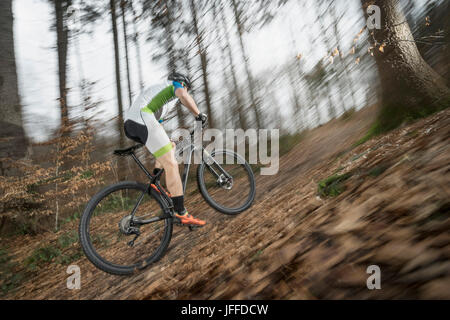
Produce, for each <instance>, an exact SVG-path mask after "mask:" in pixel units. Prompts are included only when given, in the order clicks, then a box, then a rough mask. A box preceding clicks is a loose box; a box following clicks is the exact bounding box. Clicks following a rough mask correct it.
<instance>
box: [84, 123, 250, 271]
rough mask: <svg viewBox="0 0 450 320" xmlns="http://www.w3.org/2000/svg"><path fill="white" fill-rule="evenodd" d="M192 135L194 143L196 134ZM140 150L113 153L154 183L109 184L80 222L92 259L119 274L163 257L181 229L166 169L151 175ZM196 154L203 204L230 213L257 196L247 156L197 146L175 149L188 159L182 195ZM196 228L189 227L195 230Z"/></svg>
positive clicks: (134, 269)
mask: <svg viewBox="0 0 450 320" xmlns="http://www.w3.org/2000/svg"><path fill="white" fill-rule="evenodd" d="M190 135H191V140H190V141H193V137H194V131H191V133H190ZM141 147H143V145H142V144H137V145H134V146H132V147H129V148H126V149H119V150H115V151H114V154H115V155H117V156H122V157H128V156H131V157H132V158H133V160H134V161H135V162H136V163H137V165H138V167H139V168H140V169H141V170H142V171H143V172H144V173H145V175H146V176H147V178H148V179H149V181H148V182H147V183H141V182H136V181H121V182H117V183H115V184H112V185H110V186H107V187H106V188H104V189H103V190H101V191H100V192H98V193H97V194H96V195H95V196H94V197H92V199H91V200H90V201H89V202H88V204H87V206H86V208H85V210H84V212H83V214H82V216H81V218H80V225H79V238H80V242H81V246H82V248H83V251H84V253H85V254H86V256H87V258H88V259H89V260H90V261H91V262H92V263H93V264H94V265H95V266H96V267H97V268H99V269H101V270H103V271H105V272H108V273H111V274H115V275H129V274H132V273H134V272H138V271H139V270H142V269H144V268H146V267H148V266H149V265H150V264H152V263H155V262H157V261H158V260H159V259H161V258H162V257H163V256H164V253H165V252H166V250H167V248H168V246H169V243H170V240H171V238H172V231H173V225H174V224H175V225H181V224H180V222H179V219H178V218H176V217H175V212H174V207H173V203H172V200H171V198H170V194H169V193H168V192H167V191H166V190H165V189H164V188H163V186H162V185H161V183H160V177H161V175H162V173H163V171H164V170H160V171H159V172H158V174H156V175H152V174H150V172H149V171H148V170H147V169H146V167H145V166H144V165H143V164H142V162H141V161H140V160H139V159H138V157H137V156H136V154H135V151H136V150H137V149H139V148H141ZM195 152H200V155H201V163H200V164H199V165H198V167H197V185H198V189H199V191H200V194H201V195H202V196H203V198H204V200H206V202H207V203H208V204H209V205H210V206H211V207H213V208H214V209H216V210H217V211H219V212H221V213H224V214H227V215H237V214H239V213H241V212H243V211H245V210H246V209H248V208H249V207H250V206H251V204H252V202H253V200H254V198H255V178H254V175H253V171H252V169H251V167H250V165H249V164H248V163H247V161H245V159H244V158H243V157H241V156H240V155H239V154H237V153H235V152H234V151H231V150H212V151H211V153H209V152H208V151H207V150H206V149H205V148H204V147H203V146H202V145H200V146H196V145H195V144H194V143H193V142H188V143H187V144H186V145H185V146H183V147H182V148H176V154H177V156H181V155H187V157H185V158H184V159H185V161H184V170H183V175H182V183H183V191H186V185H187V183H188V175H189V169H190V166H191V160H192V159H193V156H194V155H195ZM221 160H223V161H221ZM206 227H207V225H206ZM194 228H195V227H193V226H189V229H190V230H194Z"/></svg>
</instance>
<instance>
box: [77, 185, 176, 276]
mask: <svg viewBox="0 0 450 320" xmlns="http://www.w3.org/2000/svg"><path fill="white" fill-rule="evenodd" d="M163 201H164V200H162V199H161V197H160V196H159V194H158V193H157V192H156V191H155V190H153V188H150V194H149V191H148V186H147V185H145V184H142V183H138V182H132V181H123V182H119V183H116V184H113V185H111V186H108V187H106V188H105V189H103V190H102V191H100V192H99V193H97V194H96V195H95V196H94V197H93V198H92V199H91V200H90V201H89V203H88V204H87V206H86V209H85V210H84V212H83V215H82V216H81V219H80V225H79V236H80V242H81V246H82V248H83V251H84V253H85V254H86V256H87V258H88V259H89V260H90V261H91V262H92V263H93V264H94V265H95V266H96V267H97V268H99V269H101V270H103V271H105V272H108V273H112V274H116V275H128V274H131V273H133V272H135V271H137V270H139V269H143V268H145V267H147V266H148V265H149V264H151V263H153V262H156V261H158V260H159V259H160V258H161V257H162V256H163V254H164V252H165V251H166V249H167V246H168V245H169V242H170V239H171V237H172V218H171V217H168V218H164V211H163V209H164V207H165V204H164V202H163ZM133 210H135V211H134V212H135V214H134V218H133V219H132V212H133ZM158 217H161V219H159V218H158ZM148 219H152V220H154V222H152V223H148V224H144V225H139V224H136V223H135V221H138V220H139V221H144V220H148ZM133 228H134V229H133ZM133 230H134V231H136V230H137V231H138V232H139V233H140V236H139V237H137V238H136V240H135V242H134V243H133V245H132V246H131V245H130V240H133V239H134V238H135V236H136V232H133Z"/></svg>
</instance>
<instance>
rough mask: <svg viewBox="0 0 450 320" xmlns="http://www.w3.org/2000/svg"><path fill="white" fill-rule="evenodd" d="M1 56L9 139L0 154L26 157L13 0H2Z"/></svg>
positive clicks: (0, 109) (0, 90) (0, 98)
mask: <svg viewBox="0 0 450 320" xmlns="http://www.w3.org/2000/svg"><path fill="white" fill-rule="evenodd" d="M0 57H1V59H0V113H1V120H0V124H1V126H0V136H1V137H2V138H3V139H5V140H4V141H3V142H2V143H1V144H0V146H1V147H0V157H14V158H16V157H23V156H24V155H25V150H26V147H27V143H26V140H25V133H24V130H23V123H22V112H21V105H20V98H19V89H18V84H17V71H16V57H15V52H14V33H13V13H12V0H4V1H0ZM0 169H1V170H2V171H3V168H0ZM2 173H3V172H2Z"/></svg>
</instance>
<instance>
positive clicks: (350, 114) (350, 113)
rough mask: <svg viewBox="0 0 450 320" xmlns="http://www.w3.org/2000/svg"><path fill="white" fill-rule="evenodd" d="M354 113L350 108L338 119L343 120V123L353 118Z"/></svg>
mask: <svg viewBox="0 0 450 320" xmlns="http://www.w3.org/2000/svg"><path fill="white" fill-rule="evenodd" d="M355 111H356V110H355V108H350V109H348V110H346V111H345V112H344V113H343V114H342V115H341V117H340V119H341V120H343V121H347V120H350V119H351V118H352V117H353V115H354V114H355Z"/></svg>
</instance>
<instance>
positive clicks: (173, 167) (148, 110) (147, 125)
mask: <svg viewBox="0 0 450 320" xmlns="http://www.w3.org/2000/svg"><path fill="white" fill-rule="evenodd" d="M188 89H191V81H190V80H189V78H188V77H187V76H185V75H183V74H181V73H177V72H173V73H171V74H170V75H169V76H168V78H167V82H166V83H163V84H157V85H152V86H150V87H147V88H145V89H144V90H142V92H141V93H140V94H139V95H138V97H137V98H136V99H135V100H134V102H133V104H132V105H131V106H130V108H129V109H128V110H127V111H126V112H125V122H124V131H125V135H126V136H127V137H128V138H130V139H132V140H134V141H136V142H138V143H142V144H145V146H146V147H147V149H148V150H149V151H150V152H151V153H152V154H153V156H154V157H155V158H156V165H155V169H154V171H153V173H154V174H157V173H158V171H159V170H161V167H162V168H164V170H165V172H166V185H167V189H168V190H169V192H170V196H171V198H172V201H173V205H174V210H175V216H176V217H177V218H178V219H180V222H181V223H182V224H187V225H195V226H204V225H205V224H206V222H205V221H203V220H200V219H196V218H194V217H193V216H192V215H190V214H189V213H188V212H187V210H186V208H185V207H184V195H183V186H182V183H181V177H180V173H179V171H178V163H177V161H176V159H175V150H174V146H175V144H174V143H173V142H171V141H170V139H169V137H168V136H167V133H166V131H165V130H164V128H163V126H162V125H161V123H162V122H163V120H164V119H163V118H164V115H165V114H167V111H168V107H169V102H171V101H173V100H174V99H177V98H178V99H179V101H180V102H181V103H182V104H183V105H184V106H185V107H186V108H188V109H189V111H191V113H192V114H193V115H194V116H195V119H196V120H199V121H202V124H205V123H206V120H207V116H206V115H205V114H203V113H201V112H200V111H199V110H198V108H197V105H196V103H195V101H194V99H193V98H192V96H191V95H190V94H189V93H188ZM173 105H174V104H172V106H173ZM163 107H164V108H163Z"/></svg>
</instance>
